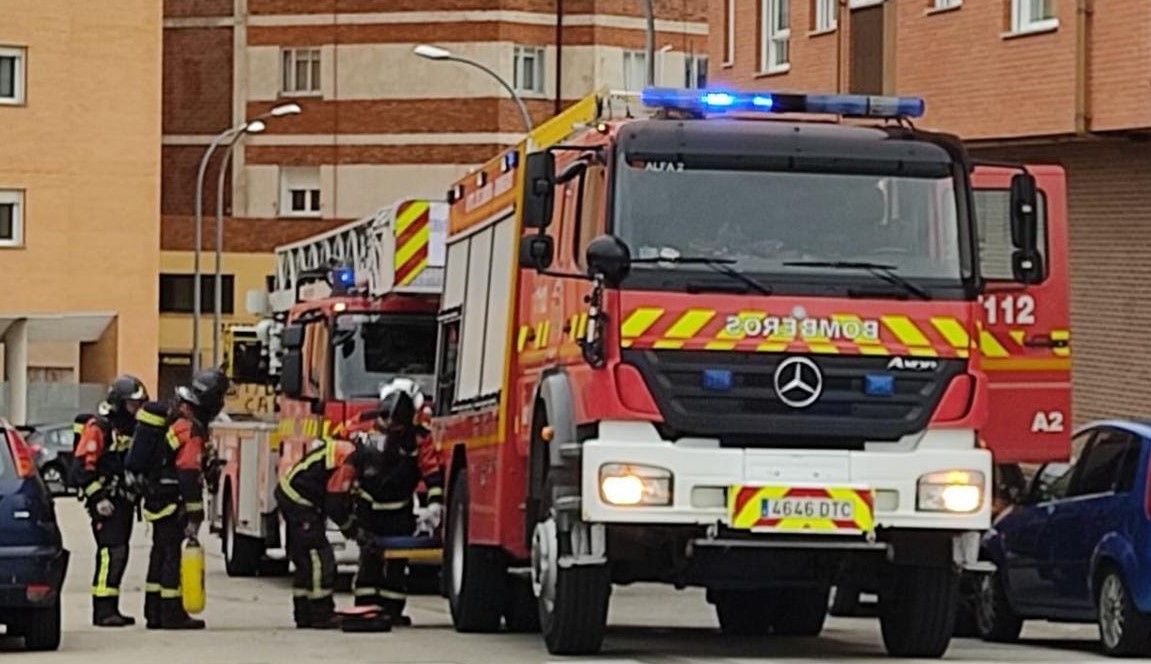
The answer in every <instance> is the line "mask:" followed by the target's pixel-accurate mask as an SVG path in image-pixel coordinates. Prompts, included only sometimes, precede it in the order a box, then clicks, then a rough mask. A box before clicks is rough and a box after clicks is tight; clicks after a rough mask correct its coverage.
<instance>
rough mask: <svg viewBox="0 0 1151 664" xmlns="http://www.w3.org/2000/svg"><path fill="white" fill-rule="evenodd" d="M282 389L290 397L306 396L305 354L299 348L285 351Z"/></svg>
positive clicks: (281, 367) (282, 365) (281, 365)
mask: <svg viewBox="0 0 1151 664" xmlns="http://www.w3.org/2000/svg"><path fill="white" fill-rule="evenodd" d="M280 362H281V364H280V391H281V392H283V394H284V396H286V397H288V398H289V399H300V398H302V397H303V396H304V356H303V354H302V353H301V352H300V349H299V348H292V349H290V350H287V351H285V352H284V357H283V359H282V360H281V361H280Z"/></svg>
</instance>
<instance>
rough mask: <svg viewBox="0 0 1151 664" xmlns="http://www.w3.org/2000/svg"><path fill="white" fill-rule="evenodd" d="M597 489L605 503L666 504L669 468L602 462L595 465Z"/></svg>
mask: <svg viewBox="0 0 1151 664" xmlns="http://www.w3.org/2000/svg"><path fill="white" fill-rule="evenodd" d="M599 493H600V497H601V498H603V501H604V502H605V503H608V504H609V505H619V506H629V505H670V504H671V471H669V470H666V469H664V468H656V467H654V466H635V465H631V464H625V463H605V464H604V465H602V466H600V468H599Z"/></svg>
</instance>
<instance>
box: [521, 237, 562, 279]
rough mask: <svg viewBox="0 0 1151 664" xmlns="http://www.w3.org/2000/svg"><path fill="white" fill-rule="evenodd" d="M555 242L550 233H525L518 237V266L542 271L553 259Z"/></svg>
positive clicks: (549, 265)
mask: <svg viewBox="0 0 1151 664" xmlns="http://www.w3.org/2000/svg"><path fill="white" fill-rule="evenodd" d="M555 253H556V243H555V239H554V238H552V236H550V235H543V234H541V235H525V236H523V237H522V238H520V267H523V268H528V269H531V270H537V271H542V270H546V269H548V268H549V267H551V265H552V261H553V260H555Z"/></svg>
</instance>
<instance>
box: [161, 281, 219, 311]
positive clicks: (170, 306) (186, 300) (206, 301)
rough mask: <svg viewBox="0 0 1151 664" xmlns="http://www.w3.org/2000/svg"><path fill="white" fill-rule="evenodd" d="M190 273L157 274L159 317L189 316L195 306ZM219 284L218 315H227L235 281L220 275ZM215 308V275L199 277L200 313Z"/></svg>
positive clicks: (193, 282)
mask: <svg viewBox="0 0 1151 664" xmlns="http://www.w3.org/2000/svg"><path fill="white" fill-rule="evenodd" d="M193 277H194V275H191V274H161V275H160V313H162V314H190V313H192V309H193V305H194V304H195V298H196V295H195V293H194V289H193V284H195V283H196V281H195V279H194V278H193ZM220 279H221V281H222V282H223V287H224V288H223V292H222V293H221V295H222V297H221V298H220V311H221V313H224V314H228V315H231V314H232V312H233V310H234V307H235V288H236V283H235V282H236V278H235V276H233V275H231V274H223V275H220ZM215 306H216V275H214V274H202V275H200V312H201V313H202V314H209V313H211V312H212V311H213V310H214V309H215Z"/></svg>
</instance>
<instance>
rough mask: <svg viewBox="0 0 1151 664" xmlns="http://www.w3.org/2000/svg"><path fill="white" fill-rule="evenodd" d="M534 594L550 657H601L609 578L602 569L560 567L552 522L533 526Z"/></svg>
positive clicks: (541, 629)
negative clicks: (599, 654)
mask: <svg viewBox="0 0 1151 664" xmlns="http://www.w3.org/2000/svg"><path fill="white" fill-rule="evenodd" d="M550 511H551V510H550V507H549V509H548V512H550ZM532 589H533V590H534V592H535V594H536V596H537V597H538V598H539V601H538V604H539V614H540V631H541V632H542V633H543V637H544V643H545V644H546V645H547V648H548V652H549V653H551V654H553V655H594V654H596V653H598V652H599V650H600V647H601V646H602V645H603V637H604V633H605V632H606V631H607V610H608V599H609V598H610V596H611V577H610V575H609V574H608V569H607V566H606V565H572V566H570V567H561V566H560V564H559V531H558V530H557V529H556V523H555V519H554V518H552V517H550V516H549V517H548V518H547V519H546V520H544V521H541V522H540V523H537V524H536V528H535V533H534V535H533V536H532Z"/></svg>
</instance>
